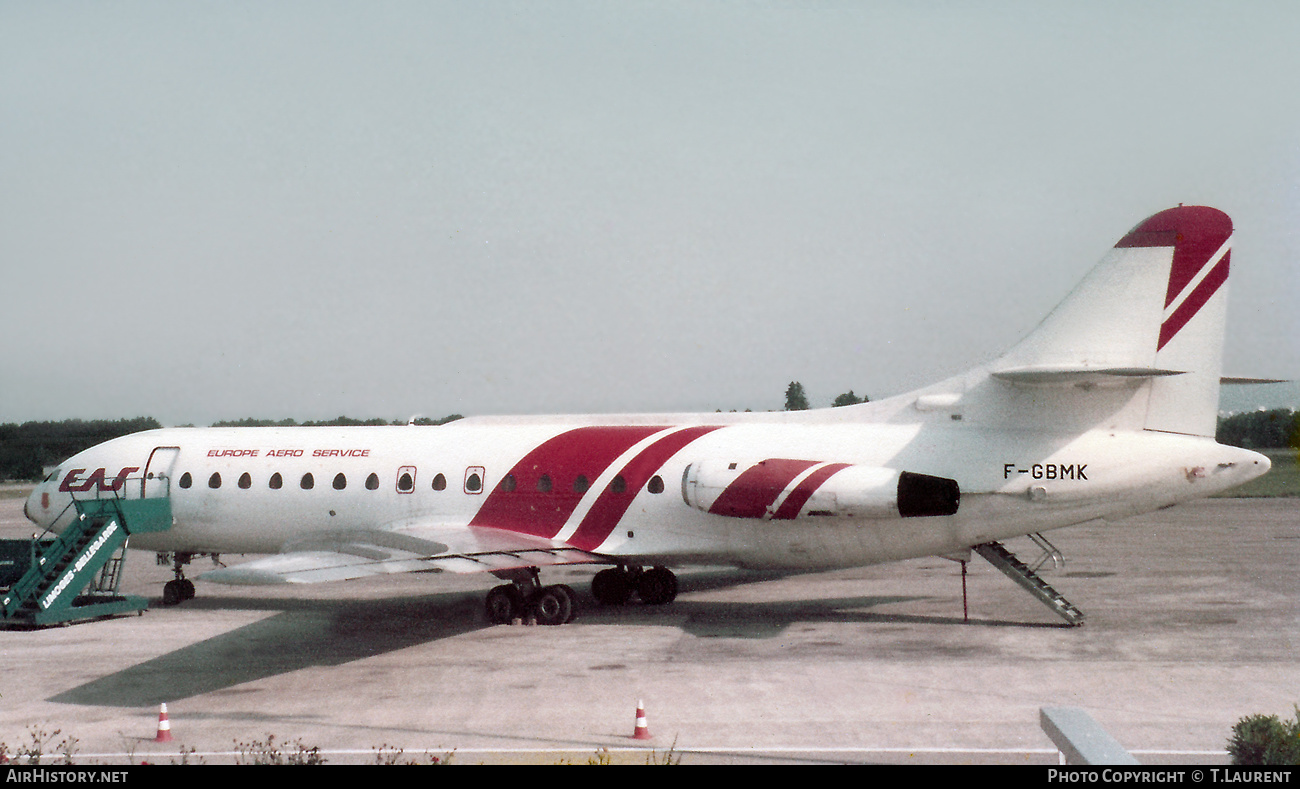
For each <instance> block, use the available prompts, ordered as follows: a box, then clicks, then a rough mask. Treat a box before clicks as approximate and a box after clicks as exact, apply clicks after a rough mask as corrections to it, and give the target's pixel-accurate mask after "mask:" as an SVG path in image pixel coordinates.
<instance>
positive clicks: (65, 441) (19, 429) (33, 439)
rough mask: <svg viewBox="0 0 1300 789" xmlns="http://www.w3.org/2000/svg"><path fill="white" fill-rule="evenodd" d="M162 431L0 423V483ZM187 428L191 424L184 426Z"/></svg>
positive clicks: (285, 423) (135, 423)
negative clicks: (134, 436) (106, 445)
mask: <svg viewBox="0 0 1300 789" xmlns="http://www.w3.org/2000/svg"><path fill="white" fill-rule="evenodd" d="M460 418H461V416H460V414H452V415H451V416H446V417H443V418H442V419H429V418H427V417H420V418H418V419H415V420H413V422H407V421H406V420H397V421H394V422H388V421H386V420H383V419H352V418H350V417H346V416H340V417H338V418H336V419H330V420H327V421H323V422H296V421H294V420H292V419H280V420H274V419H241V420H238V421H232V422H217V423H215V424H213V425H212V426H213V427H274V426H279V427H337V426H358V425H389V424H392V425H405V424H411V423H413V424H417V425H442V424H446V423H447V422H454V421H455V420H457V419H460ZM160 427H162V425H161V424H160V423H159V422H158V420H156V419H154V418H152V417H146V416H141V417H136V418H135V419H92V420H81V419H65V420H63V421H61V422H24V423H23V424H14V423H6V424H0V480H26V481H31V482H36V481H39V480H40V479H41V476H42V475H43V474H44V469H45V468H46V467H48V466H53V465H56V464H58V463H60V462H62V461H63V460H65V459H66V458H69V457H72V456H73V455H75V454H77V453H78V452H81V451H82V450H84V449H89V448H90V447H93V446H95V445H96V444H102V443H104V442H105V441H108V440H110V439H114V438H117V437H119V436H125V435H128V434H130V433H139V432H140V431H142V430H156V429H158V428H160ZM187 427H193V425H187Z"/></svg>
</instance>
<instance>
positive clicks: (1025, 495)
mask: <svg viewBox="0 0 1300 789" xmlns="http://www.w3.org/2000/svg"><path fill="white" fill-rule="evenodd" d="M864 408H865V407H864ZM833 410H834V411H836V412H840V411H841V410H842V409H833ZM843 410H845V411H847V409H843ZM768 459H797V460H802V461H815V462H819V463H820V462H830V461H834V462H836V463H843V464H854V465H856V466H862V467H872V468H882V469H894V470H898V471H908V472H916V473H920V474H926V475H934V476H937V477H945V478H949V479H951V480H955V481H956V482H957V485H958V486H959V487H960V492H961V495H960V506H959V508H958V510H957V512H956V513H955V514H954V515H950V516H944V517H916V518H899V517H879V516H871V517H857V516H853V515H848V516H845V515H831V514H829V513H823V514H818V511H817V510H816V509H815V508H816V507H818V506H823V505H819V504H818V503H817V502H818V499H817V497H815V496H814V497H812V498H811V499H809V503H808V504H807V505H806V506H804V507H803V508H802V509H799V510H797V511H795V512H793V514H789V513H787V517H784V518H781V519H773V518H771V517H770V516H771V515H772V514H773V512H775V511H776V510H777V509H778V505H780V504H781V503H782V502H783V501H785V500H786V498H788V497H789V496H790V495H792V494H796V493H797V492H798V489H799V487H800V485H802V484H804V482H803V480H804V479H807V476H806V472H805V476H800V477H792V478H791V479H790V480H789V481H788V482H789V484H788V485H787V486H786V489H785V490H784V491H783V492H780V493H778V494H774V495H775V496H776V498H773V499H772V500H770V501H765V502H764V501H759V502H756V504H755V506H757V507H759V508H760V509H761V508H763V507H766V509H765V510H764V511H765V513H766V514H765V515H763V516H757V517H731V516H726V515H719V514H714V513H711V512H707V511H701V510H700V509H699V508H697V507H692V506H690V505H689V504H688V502H687V500H686V498H685V493H684V490H683V488H684V484H683V477H684V474H685V472H686V470H687V468H688V466H689V465H691V464H693V463H700V462H702V461H706V460H707V461H713V462H726V461H730V462H734V463H737V464H739V465H740V467H741V468H744V467H745V466H746V465H750V464H754V463H757V462H759V461H764V460H768ZM812 468H815V467H811V466H810V470H811V469H812ZM1267 469H1268V460H1267V459H1266V458H1264V457H1263V456H1262V455H1258V454H1256V453H1253V452H1249V451H1246V450H1242V449H1237V448H1233V447H1226V446H1221V445H1219V444H1216V443H1215V442H1214V441H1213V440H1211V439H1208V438H1199V437H1192V436H1182V435H1173V434H1165V433H1158V432H1153V431H1143V430H1139V431H1120V430H1105V429H1099V430H1092V431H1088V432H1083V433H1071V434H1068V435H1067V434H1054V433H1052V432H1045V431H1024V432H1016V431H1008V430H1005V429H986V428H981V427H979V426H977V425H969V424H963V423H962V422H959V421H954V422H951V424H945V423H944V422H943V421H941V420H934V419H930V420H918V421H916V422H914V423H907V422H900V421H898V420H893V421H887V422H885V423H876V422H857V421H848V420H829V419H827V420H822V421H818V420H816V419H814V420H812V421H797V420H795V419H794V418H789V417H788V416H787V415H783V414H772V415H730V414H704V415H689V416H677V417H671V418H670V417H641V418H630V419H629V418H610V419H608V420H606V421H603V422H602V421H601V420H600V419H599V418H596V417H573V418H564V417H556V418H547V419H526V418H519V419H494V418H481V419H467V420H462V421H458V422H454V423H451V424H448V425H443V426H438V427H421V426H406V427H346V428H325V427H321V428H307V427H286V428H278V427H268V428H173V429H165V430H157V431H149V432H145V433H138V434H135V435H130V436H125V437H123V438H119V439H116V440H113V441H109V442H107V443H104V444H101V445H99V446H96V447H93V448H91V449H88V450H86V451H84V452H82V453H80V454H78V455H76V456H74V457H72V458H70V459H69V460H67V461H65V462H64V463H62V464H61V465H60V466H59V468H58V470H57V471H56V472H55V473H54V474H52V475H51V476H50V477H49V478H48V479H47V480H46V481H45V482H43V483H42V484H41V485H39V486H38V487H37V488H36V490H35V491H34V492H33V493H32V495H31V498H30V499H29V501H28V503H27V512H28V515H29V517H31V518H32V520H34V521H35V522H36V523H38V524H40V525H42V526H46V527H52V528H53V529H55V530H58V529H60V528H62V527H63V526H64V525H66V524H67V523H68V522H70V520H71V518H72V517H73V514H72V510H71V509H69V508H68V505H69V504H70V501H71V498H72V497H73V496H78V497H94V496H105V495H121V496H127V497H138V496H140V495H146V496H155V495H170V497H171V501H172V513H173V520H174V524H173V527H172V528H171V529H170V530H167V531H163V532H158V533H151V534H140V535H136V536H134V537H133V538H132V543H131V547H133V548H141V549H146V550H156V551H175V552H186V553H225V554H230V553H274V552H276V551H279V550H281V549H282V548H283V547H284V546H285V545H286V544H287V543H292V542H294V541H298V540H301V539H303V538H304V537H307V536H310V535H312V534H313V533H337V532H346V531H347V530H351V529H374V528H377V527H391V526H393V525H400V524H402V523H415V522H420V523H426V524H427V523H436V524H442V525H444V526H445V527H446V528H449V529H467V530H470V529H475V528H488V529H501V530H505V531H510V532H518V533H526V534H529V535H531V536H533V537H537V538H541V539H546V540H551V541H554V542H558V543H564V544H567V545H573V546H576V547H578V548H580V549H581V550H584V551H588V552H591V553H594V554H598V555H601V556H605V557H608V558H609V559H610V560H611V561H619V562H626V563H629V564H638V563H652V562H653V563H664V564H686V563H699V562H704V563H710V564H730V565H736V566H744V567H763V568H833V567H847V566H855V565H863V564H870V563H875V562H882V561H890V560H896V559H905V558H910V557H917V556H926V555H935V554H947V553H953V552H957V551H961V550H963V549H966V548H968V547H970V546H972V545H975V544H979V543H983V542H988V541H990V540H1001V539H1006V538H1009V537H1013V536H1017V535H1022V534H1027V533H1032V532H1038V531H1044V530H1047V529H1054V528H1058V527H1061V526H1067V525H1070V524H1075V523H1082V522H1085V521H1089V520H1094V519H1097V518H1105V519H1117V518H1124V517H1128V516H1131V515H1134V514H1138V513H1141V512H1146V511H1150V510H1154V509H1157V508H1160V507H1165V506H1169V505H1172V504H1176V503H1178V502H1181V501H1186V500H1189V499H1194V498H1200V497H1203V496H1206V495H1210V494H1213V493H1216V492H1218V491H1221V490H1226V489H1228V488H1230V487H1233V486H1235V485H1238V484H1241V483H1242V482H1244V481H1246V480H1248V479H1251V478H1253V477H1256V476H1258V475H1260V474H1262V473H1264V471H1266V470H1267ZM308 476H309V478H310V484H305V483H304V478H305V477H308ZM273 480H278V483H279V484H278V485H276V486H273V482H272V481H273ZM823 498H824V497H823Z"/></svg>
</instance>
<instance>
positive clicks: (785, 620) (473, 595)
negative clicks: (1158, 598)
mask: <svg viewBox="0 0 1300 789" xmlns="http://www.w3.org/2000/svg"><path fill="white" fill-rule="evenodd" d="M787 575H791V574H790V573H783V574H776V573H762V574H755V573H741V574H738V573H736V572H735V571H732V570H727V571H718V572H696V573H690V574H686V575H683V576H682V578H681V591H682V593H683V594H689V593H691V592H700V591H709V590H718V589H724V588H729V587H735V586H743V585H746V584H750V583H753V582H756V581H764V580H772V579H776V578H781V577H784V576H787ZM575 591H576V592H577V594H578V600H577V602H576V607H577V611H576V616H575V621H574V622H573V623H572V624H570V625H568V627H581V626H582V625H584V624H587V625H607V624H613V625H617V624H624V625H663V626H675V627H680V628H681V629H682V630H683V631H684V632H686V633H689V634H691V635H693V636H696V637H699V638H738V639H765V638H773V637H777V636H779V635H780V634H781V633H782V632H783V631H785V630H786V629H787V628H789V627H790V626H791V625H794V624H797V623H808V622H818V621H822V622H837V623H843V622H846V621H850V622H861V623H873V622H874V623H903V624H918V625H961V624H971V625H982V626H1014V627H1055V625H1038V624H1029V623H1024V622H1004V621H990V620H979V621H975V620H973V621H971V622H969V623H966V622H963V620H962V618H961V617H960V616H956V617H947V616H925V615H908V614H896V613H877V612H873V611H871V610H870V609H872V608H877V607H880V606H883V605H890V604H898V603H908V602H918V601H925V600H927V599H931V598H927V597H916V596H913V597H904V596H874V597H871V596H864V597H848V598H845V597H839V598H822V599H806V600H778V601H761V602H730V601H707V600H689V599H682V598H680V597H679V598H678V600H677V601H676V602H675V603H673V604H671V605H667V606H643V605H637V604H629V605H625V606H616V607H606V606H601V605H599V604H597V603H596V601H595V600H594V599H593V598H592V597H591V595H590V592H589V590H588V589H587V588H586V587H585V586H577V587H575ZM184 605H185V606H186V607H187V608H189V609H192V610H203V609H208V610H213V611H217V610H270V611H276V612H277V613H275V614H273V615H271V616H269V617H267V618H265V619H261V620H259V621H257V622H253V623H251V624H248V625H244V626H243V627H239V628H236V629H234V630H231V631H229V632H226V633H222V634H221V635H218V636H214V637H212V638H209V639H206V640H204V641H200V642H198V643H195V644H191V645H189V646H186V647H182V648H181V649H177V650H175V651H173V652H170V653H168V654H165V655H160V656H159V657H156V658H154V659H152V660H147V661H145V662H143V663H139V664H137V665H135V666H131V667H130V668H127V669H123V670H122V671H118V672H116V673H113V674H110V675H107V676H104V677H100V678H98V679H95V680H92V681H90V682H87V683H85V684H83V685H80V686H78V687H76V688H72V689H70V690H67V691H64V692H63V693H60V694H58V695H55V696H53V697H51V698H50V699H49V701H51V702H55V703H62V704H77V705H94V706H106V707H156V706H158V705H159V704H161V703H163V702H168V703H171V702H176V701H179V700H181V699H185V698H190V697H193V696H198V695H202V694H205V693H211V692H214V691H219V690H225V689H228V688H232V687H235V686H238V685H242V684H245V683H249V682H254V681H256V680H259V679H265V678H267V677H272V676H277V675H280V674H286V673H290V672H294V671H299V670H302V669H304V668H311V667H317V666H335V665H342V664H345V663H349V662H352V661H354V660H361V659H364V658H369V657H374V656H376V655H381V654H385V653H388V652H393V651H396V650H400V649H405V648H408V647H412V646H418V645H420V644H425V643H430V642H434V641H438V640H441V639H445V638H453V637H455V636H459V635H464V634H466V633H471V632H473V631H476V630H480V629H484V628H487V627H490V625H489V624H488V623H487V621H486V619H485V617H484V614H483V593H482V591H459V592H449V593H442V594H433V595H420V596H412V597H394V598H383V599H378V600H334V599H332V600H313V599H278V598H249V597H240V598H220V597H200V598H196V599H194V600H190V601H188V602H186V603H185V604H184Z"/></svg>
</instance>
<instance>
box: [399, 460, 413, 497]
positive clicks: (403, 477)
mask: <svg viewBox="0 0 1300 789" xmlns="http://www.w3.org/2000/svg"><path fill="white" fill-rule="evenodd" d="M413 490H415V466H402V467H401V468H399V469H398V470H397V492H398V493H410V492H411V491H413Z"/></svg>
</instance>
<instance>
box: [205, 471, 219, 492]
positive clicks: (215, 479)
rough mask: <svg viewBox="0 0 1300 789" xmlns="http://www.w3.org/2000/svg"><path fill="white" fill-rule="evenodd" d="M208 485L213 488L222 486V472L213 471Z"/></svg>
mask: <svg viewBox="0 0 1300 789" xmlns="http://www.w3.org/2000/svg"><path fill="white" fill-rule="evenodd" d="M208 487H209V488H212V489H213V490H216V489H217V488H219V487H221V474H219V473H217V472H216V471H214V472H212V476H210V477H208Z"/></svg>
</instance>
